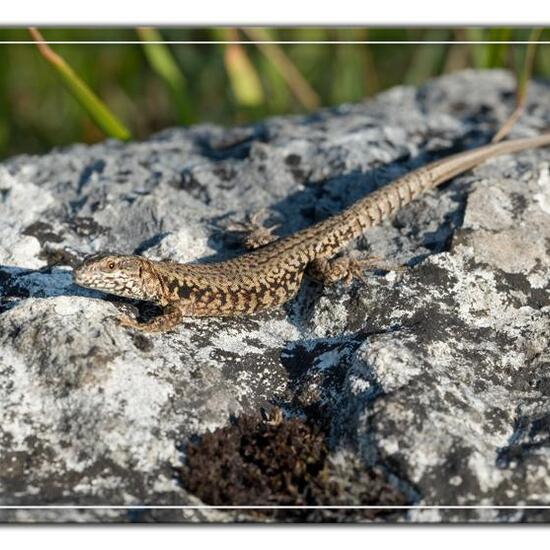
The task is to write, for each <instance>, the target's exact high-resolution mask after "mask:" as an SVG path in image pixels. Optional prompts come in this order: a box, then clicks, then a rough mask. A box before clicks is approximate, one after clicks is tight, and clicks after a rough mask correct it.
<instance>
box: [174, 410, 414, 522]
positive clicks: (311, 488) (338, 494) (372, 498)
mask: <svg viewBox="0 0 550 550" xmlns="http://www.w3.org/2000/svg"><path fill="white" fill-rule="evenodd" d="M185 451H186V461H185V464H184V465H183V467H181V468H179V469H178V470H177V476H178V478H179V480H180V481H181V483H182V485H183V487H184V488H185V489H186V490H187V491H189V492H190V493H193V494H194V495H196V496H197V497H199V498H200V499H201V500H202V501H203V502H205V503H207V504H210V505H214V506H224V505H225V506H229V505H231V506H241V505H242V506H265V505H270V506H295V505H299V506H319V505H324V506H342V505H355V506H358V505H388V504H394V505H403V504H406V503H407V497H406V496H405V495H404V494H403V493H402V492H401V491H400V490H398V489H396V488H395V487H394V486H392V485H390V483H389V480H388V477H387V475H386V474H385V473H384V472H382V470H380V469H371V470H366V469H365V468H363V467H361V468H360V469H358V468H357V464H356V461H352V462H353V463H352V464H351V466H350V467H349V468H346V466H344V467H342V465H341V464H338V463H337V462H336V461H333V460H332V459H331V457H330V455H329V450H328V448H327V446H326V444H325V437H324V435H323V433H322V432H320V431H319V430H318V429H316V428H315V427H313V426H311V425H310V424H308V423H306V422H304V421H303V420H300V419H297V418H292V419H289V420H284V419H283V418H282V415H281V413H280V410H279V409H275V410H274V412H273V413H272V415H271V417H269V418H264V419H260V418H259V417H257V416H253V415H243V416H241V417H239V418H237V419H235V420H234V421H233V422H232V423H231V424H230V425H229V426H226V427H223V428H218V429H216V430H215V431H213V432H211V433H206V434H204V435H203V436H201V437H200V438H199V439H198V440H197V441H193V442H190V443H188V444H187V447H186V449H185ZM342 470H345V473H344V474H343V472H342ZM250 513H251V515H252V516H254V517H257V518H258V519H260V518H262V517H271V518H273V519H277V520H296V521H304V520H308V521H312V520H315V519H316V518H318V519H319V520H321V519H324V520H326V519H329V520H330V519H332V520H334V521H339V520H347V519H358V517H364V518H374V517H376V516H377V515H380V514H383V513H386V514H387V513H388V510H376V509H369V510H349V509H347V510H346V509H339V510H336V509H330V510H322V511H320V510H315V509H301V510H284V509H283V510H265V509H259V510H253V511H250ZM358 514H359V516H358Z"/></svg>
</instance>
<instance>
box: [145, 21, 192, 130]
mask: <svg viewBox="0 0 550 550" xmlns="http://www.w3.org/2000/svg"><path fill="white" fill-rule="evenodd" d="M136 32H137V34H138V36H139V38H140V40H141V41H142V42H143V51H144V52H145V57H146V58H147V61H148V62H149V65H150V66H151V68H152V69H153V70H154V71H155V72H156V73H157V74H158V75H159V76H160V78H162V80H163V81H164V82H165V84H166V86H167V87H168V89H169V90H170V92H171V93H172V95H173V98H174V102H175V104H176V108H177V111H178V118H179V121H180V122H181V123H182V124H190V123H191V122H193V120H194V118H193V114H192V109H191V106H190V101H189V94H188V93H187V82H186V80H185V76H184V74H183V72H182V71H181V69H180V68H179V66H178V64H177V63H176V60H175V59H174V56H173V55H172V53H171V52H170V50H169V49H168V47H167V46H166V44H159V43H158V42H162V36H161V34H160V32H159V31H157V30H156V29H152V28H149V27H140V28H138V29H136ZM153 42H156V43H153Z"/></svg>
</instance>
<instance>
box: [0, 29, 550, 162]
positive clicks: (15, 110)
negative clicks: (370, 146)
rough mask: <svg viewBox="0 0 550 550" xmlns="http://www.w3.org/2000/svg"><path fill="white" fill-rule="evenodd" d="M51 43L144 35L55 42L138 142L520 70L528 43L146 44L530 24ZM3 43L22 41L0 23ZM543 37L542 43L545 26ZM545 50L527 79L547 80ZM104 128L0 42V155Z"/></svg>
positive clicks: (82, 32) (129, 32)
mask: <svg viewBox="0 0 550 550" xmlns="http://www.w3.org/2000/svg"><path fill="white" fill-rule="evenodd" d="M40 30H41V32H42V34H43V36H44V38H45V39H46V40H47V41H49V42H51V41H64V40H93V41H114V40H116V41H120V40H123V41H142V43H141V44H139V43H138V44H130V45H122V44H100V45H82V44H81V45H67V44H62V45H57V44H51V48H52V50H53V51H55V53H56V54H58V55H59V56H60V57H61V58H62V59H63V60H64V62H65V63H67V65H68V66H69V67H70V68H71V69H72V71H74V73H75V74H76V75H78V76H79V77H80V79H82V81H84V82H85V83H86V84H87V85H88V86H89V88H90V89H91V90H92V91H93V92H94V93H95V94H96V95H97V96H98V97H99V98H100V99H101V100H102V101H103V102H104V103H105V105H106V106H107V107H108V109H109V110H110V112H111V113H112V114H113V115H114V116H115V117H116V118H117V119H119V120H121V121H122V122H123V123H124V125H125V126H127V127H128V128H129V129H130V131H131V133H132V136H133V137H134V138H137V139H139V138H143V137H146V136H147V135H149V134H150V133H152V132H155V131H157V130H159V129H162V128H166V127H168V126H175V125H178V124H182V123H193V122H204V121H209V122H215V123H220V124H228V125H229V124H236V123H245V122H250V121H254V120H257V119H260V118H264V117H266V116H269V115H274V114H286V113H300V112H307V111H308V110H311V109H314V108H316V106H317V105H320V106H329V105H336V104H339V103H342V102H347V101H357V100H360V99H362V98H364V97H367V96H370V95H372V94H375V93H377V92H379V91H380V90H383V89H386V88H388V87H390V86H394V85H397V84H420V83H422V82H423V81H425V80H426V79H428V78H430V77H432V76H436V75H439V74H442V73H448V72H452V71H456V70H460V69H463V68H466V67H475V68H494V67H506V68H509V69H512V70H514V71H516V72H517V73H518V74H521V67H522V63H523V60H524V58H525V51H526V46H523V45H510V44H476V45H474V44H459V43H455V44H436V45H432V44H419V45H411V44H404V45H389V44H368V45H365V44H361V45H356V44H338V45H334V44H277V45H274V46H265V45H264V46H260V45H254V44H245V45H242V46H237V47H231V46H227V45H223V44H207V45H203V44H201V45H173V44H164V45H160V46H155V45H154V44H151V43H150V41H151V40H154V39H155V40H156V39H159V38H162V39H163V40H165V41H170V40H193V41H212V40H234V39H239V40H256V39H258V38H262V39H263V38H267V39H272V40H291V41H298V40H299V41H303V40H309V41H327V40H328V41H334V40H338V41H346V40H359V41H364V40H373V41H380V40H386V41H387V40H396V41H397V40H399V41H401V40H403V41H442V40H445V41H461V40H475V41H481V40H493V41H503V40H528V39H529V38H530V36H531V31H532V29H529V28H514V29H512V28H490V29H483V28H467V29H444V28H435V29H421V28H409V29H388V28H384V29H382V28H376V29H361V28H350V29H339V28H325V29H317V28H294V29H274V28H273V29H227V28H218V29H196V28H195V29H170V28H163V29H155V30H153V29H139V30H137V29H130V28H126V29H115V28H97V29H54V28H47V29H40ZM0 40H1V41H16V40H30V36H29V34H28V32H27V30H26V29H0ZM539 40H542V41H544V40H550V32H549V31H548V30H546V29H545V30H543V31H542V33H541V34H540V36H539ZM549 48H550V46H549V45H539V46H538V47H537V49H536V52H535V58H534V64H533V76H535V77H543V78H548V77H550V56H549V55H548V52H549ZM104 137H105V135H104V134H103V132H102V131H101V130H100V129H99V128H98V126H97V125H96V124H95V123H94V122H93V120H92V118H90V116H89V115H88V114H87V112H86V110H85V109H83V108H82V106H81V104H79V103H78V101H77V100H76V99H75V98H74V97H73V96H72V95H71V94H70V92H69V91H67V89H66V87H64V86H63V85H62V83H61V81H60V79H59V76H58V75H57V74H56V71H54V70H52V67H51V66H49V65H48V63H46V62H45V60H44V59H43V58H42V57H41V55H40V54H39V52H38V49H37V47H36V45H34V44H28V45H27V44H25V45H14V44H0V156H2V157H6V156H9V155H12V154H17V153H34V152H42V151H46V150H48V149H50V148H51V147H54V146H59V145H65V144H69V143H73V142H87V143H92V142H95V141H99V140H101V139H104Z"/></svg>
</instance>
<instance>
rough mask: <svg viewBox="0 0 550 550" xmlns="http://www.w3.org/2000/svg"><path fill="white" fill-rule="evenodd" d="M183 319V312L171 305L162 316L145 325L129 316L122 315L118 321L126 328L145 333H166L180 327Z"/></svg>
mask: <svg viewBox="0 0 550 550" xmlns="http://www.w3.org/2000/svg"><path fill="white" fill-rule="evenodd" d="M182 318H183V315H182V312H181V310H180V309H179V308H178V307H176V306H172V305H169V306H167V307H166V308H165V309H164V312H163V313H162V314H161V315H158V316H157V317H154V318H153V319H151V320H150V321H147V322H145V323H140V322H139V321H137V320H136V319H133V318H132V317H129V316H128V315H121V316H120V317H118V321H119V323H120V324H121V325H122V326H124V327H128V328H135V329H138V330H141V331H143V332H166V331H168V330H171V329H173V328H174V327H175V326H176V325H178V324H179V323H180V322H181V320H182Z"/></svg>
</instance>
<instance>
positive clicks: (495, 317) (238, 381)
mask: <svg viewBox="0 0 550 550" xmlns="http://www.w3.org/2000/svg"><path fill="white" fill-rule="evenodd" d="M513 90H514V80H513V78H512V76H511V75H510V74H508V73H506V72H501V71H490V72H476V71H465V72H462V73H457V74H454V75H449V76H445V77H442V78H439V79H436V80H433V81H431V82H429V83H427V84H426V85H424V86H423V87H421V88H419V89H417V88H414V87H405V86H404V87H397V88H394V89H392V90H389V91H387V92H384V93H382V94H380V95H378V96H377V97H375V98H373V99H372V100H368V101H364V102H361V103H357V104H353V105H351V104H350V105H342V106H339V107H335V108H331V109H325V110H322V111H319V112H318V113H316V114H315V115H311V116H297V117H296V116H294V117H278V118H275V119H271V120H265V121H262V122H261V123H258V124H256V125H251V126H248V127H245V128H239V129H222V128H220V127H217V126H213V125H208V124H203V125H197V126H193V127H189V128H176V129H170V130H165V131H163V132H161V133H160V134H157V135H155V136H152V137H151V138H150V139H149V140H147V141H145V142H142V143H128V144H121V143H116V142H114V141H106V142H104V143H100V144H97V145H93V146H83V145H75V146H72V147H69V148H66V149H63V150H56V151H53V152H51V153H49V154H46V155H42V156H32V157H31V156H20V157H16V158H12V159H8V160H6V161H5V162H3V163H2V164H1V165H0V232H1V235H2V242H1V243H0V418H2V423H1V425H0V504H2V505H4V506H13V507H15V508H17V507H21V506H24V505H30V504H32V505H37V504H38V505H43V506H47V505H81V506H82V505H87V506H89V505H98V506H99V505H103V506H105V505H107V506H109V505H120V506H128V507H129V508H128V509H97V510H78V509H74V510H53V509H44V510H25V509H22V508H19V509H15V508H14V509H11V510H8V509H4V510H2V512H1V513H0V520H3V521H168V520H169V521H182V522H183V521H233V520H236V519H238V520H250V519H251V518H252V519H254V518H255V519H256V520H258V517H259V516H257V515H256V516H254V514H252V513H248V512H246V511H241V512H239V511H234V510H217V509H213V508H212V509H204V508H200V507H199V508H197V506H198V505H203V504H205V502H203V501H201V500H200V498H201V497H200V495H201V494H202V493H201V490H204V489H205V488H206V487H205V486H203V485H201V484H200V483H199V482H198V480H199V481H200V475H199V474H200V471H199V469H198V468H194V469H187V470H186V469H185V468H186V466H185V464H189V462H186V449H187V450H188V449H191V448H193V447H192V445H194V444H196V445H198V443H196V442H197V441H209V440H212V438H215V437H218V436H219V435H220V434H226V435H228V434H230V435H231V434H232V436H234V435H235V433H236V432H235V431H234V430H235V429H236V428H235V427H234V426H235V424H234V423H232V420H231V419H232V418H241V419H242V420H241V421H240V422H241V423H240V424H239V421H238V422H237V424H236V425H237V426H241V428H242V426H244V424H246V426H247V427H248V428H247V430H248V431H247V433H248V434H249V435H248V436H247V437H252V436H250V434H256V435H255V436H253V437H252V439H250V445H249V446H248V447H247V448H248V449H249V450H251V452H255V450H256V447H255V445H256V441H257V439H254V437H257V436H258V430H260V432H261V430H262V429H263V430H264V432H262V433H264V435H265V434H268V435H269V437H268V438H267V439H268V441H266V445H267V448H270V449H277V448H281V449H282V448H283V447H284V446H277V444H276V442H277V441H278V440H277V437H281V433H279V432H278V431H277V430H276V429H275V428H274V427H271V428H267V427H264V428H261V427H260V428H258V424H257V423H256V424H254V422H257V421H256V420H255V421H254V422H252V421H247V420H246V419H247V418H257V414H258V411H260V410H261V409H262V408H265V409H267V410H270V409H272V408H273V407H281V408H282V409H283V410H284V413H285V419H286V420H285V422H288V423H289V424H288V426H292V428H291V432H292V430H295V432H292V433H295V434H297V435H296V437H298V440H299V442H300V444H302V445H304V446H305V447H307V445H308V444H307V442H308V441H309V442H310V443H312V444H313V443H315V444H314V445H313V448H314V449H316V450H315V453H317V454H316V455H315V456H316V461H317V464H318V465H319V469H318V471H317V472H316V473H310V474H308V475H309V478H308V482H307V483H305V484H304V485H303V487H306V486H307V487H309V488H310V489H308V490H311V487H313V486H315V483H316V481H315V480H316V479H317V475H318V474H319V472H321V471H323V472H327V471H329V470H330V475H331V480H332V482H334V483H335V484H336V487H337V489H335V490H334V491H333V493H332V494H333V496H334V502H335V503H336V504H338V505H342V504H344V503H347V504H349V503H356V504H357V505H359V504H360V503H361V502H366V501H368V502H374V501H373V500H369V499H368V498H367V496H366V495H367V493H368V486H369V483H374V484H375V486H376V483H378V481H380V480H383V484H384V487H386V486H387V487H389V489H387V491H389V492H388V493H385V494H386V496H387V495H388V494H392V495H394V496H396V495H401V497H397V496H396V500H395V502H399V503H407V504H411V505H413V506H416V508H414V509H409V510H403V511H402V512H399V513H395V514H393V515H392V514H389V515H376V514H371V516H368V515H362V516H361V517H358V516H357V515H355V516H354V515H353V514H347V515H346V514H342V515H340V516H338V515H337V514H336V515H334V516H331V517H328V516H323V517H321V516H315V517H314V516H309V515H307V514H306V515H304V514H302V515H294V516H285V518H283V519H285V520H289V521H290V520H296V521H298V520H308V519H310V520H315V518H317V519H319V518H320V519H327V520H335V519H341V520H358V519H359V520H365V521H370V520H376V521H388V520H389V521H425V522H428V521H430V522H431V521H442V520H448V521H463V520H472V521H540V520H544V519H548V517H547V513H546V512H544V511H536V510H523V509H518V510H504V509H498V508H495V506H498V505H516V504H530V505H549V504H550V444H549V438H548V433H549V430H550V428H549V426H550V423H549V421H548V419H549V417H550V400H549V395H550V393H549V392H550V377H549V375H548V366H549V365H550V355H549V351H548V350H549V339H550V292H549V276H550V208H549V204H550V199H549V197H550V177H549V175H548V174H549V172H548V166H549V163H550V149H549V148H546V149H539V150H529V151H524V152H522V153H519V154H516V155H509V156H504V157H500V158H497V159H493V160H490V161H489V162H487V163H485V164H484V165H482V166H480V167H478V168H476V169H474V170H472V171H470V172H468V173H466V174H464V175H463V176H460V177H457V178H455V179H454V180H453V181H452V182H450V183H448V184H445V185H443V186H441V188H439V189H437V190H434V191H433V192H430V193H428V194H426V195H424V196H423V197H421V198H419V200H417V201H415V202H414V203H413V204H411V205H409V206H407V207H406V208H404V209H403V210H402V211H400V212H399V213H398V214H397V216H396V218H395V219H393V220H388V221H387V222H385V223H384V224H383V225H382V226H380V227H377V228H374V229H373V230H372V231H369V232H368V233H367V234H366V235H365V236H364V237H363V238H361V239H358V241H357V242H356V243H354V244H353V245H352V247H351V248H352V249H353V250H357V251H367V252H368V253H369V254H371V255H374V256H381V257H383V258H384V259H385V260H387V261H388V262H389V263H394V264H395V263H397V264H403V265H406V266H407V267H406V269H405V271H404V272H390V273H386V274H384V273H375V274H373V275H370V276H369V279H368V284H363V283H361V282H354V283H353V284H352V285H351V286H349V287H346V286H344V285H341V284H337V285H335V286H332V287H325V288H321V287H319V286H317V285H316V284H315V283H313V282H311V281H306V282H305V284H304V286H303V288H302V290H301V292H300V293H299V295H298V296H297V298H296V299H295V300H293V301H292V302H291V303H289V304H288V305H287V306H285V307H282V308H280V309H278V310H276V311H273V312H268V313H262V314H260V315H256V316H252V317H246V318H235V319H216V318H212V319H187V320H185V322H184V323H183V324H182V325H181V326H180V327H178V328H177V329H176V330H174V331H172V332H169V333H166V334H160V335H145V334H138V333H136V332H134V331H133V330H129V329H126V328H124V327H121V326H120V325H119V324H118V323H117V321H116V317H117V316H118V315H119V314H120V312H121V310H124V309H126V310H128V309H130V310H132V309H140V308H141V309H143V305H141V304H138V303H133V302H129V301H126V300H119V299H116V298H113V297H109V296H106V295H103V294H101V293H99V292H92V291H88V290H85V289H82V288H79V287H77V286H75V285H74V284H73V282H72V278H71V268H72V267H74V266H75V265H76V264H77V263H78V262H79V261H81V260H82V259H83V258H84V257H85V256H86V255H89V254H92V253H97V252H105V251H115V252H119V253H130V254H132V253H138V254H142V255H144V256H146V257H150V258H154V259H160V258H164V259H170V260H176V261H193V260H197V259H200V258H205V259H222V258H227V257H230V256H232V255H235V254H238V253H240V252H241V251H242V250H241V249H240V248H239V245H238V243H236V242H235V240H234V239H232V238H231V236H230V235H228V234H227V233H226V232H225V231H224V227H226V226H227V223H228V222H229V220H231V219H237V220H244V219H245V218H246V215H247V214H250V213H253V212H256V211H258V210H260V209H266V211H267V212H268V213H269V214H270V215H271V216H272V218H273V219H275V220H277V223H281V227H280V229H279V234H280V235H284V234H288V233H291V232H293V231H296V230H298V229H301V228H303V227H306V226H308V225H310V224H311V223H314V222H316V221H318V220H320V219H323V218H324V217H326V216H328V215H330V214H331V213H333V212H336V211H339V210H341V209H342V208H345V207H346V206H348V205H349V204H350V203H351V202H353V201H354V200H355V199H357V198H359V197H361V196H363V195H365V194H366V193H368V192H371V191H373V190H374V189H376V188H378V187H380V186H383V185H385V184H387V183H389V182H390V181H391V180H393V179H395V178H396V177H398V176H400V175H402V174H404V173H406V172H407V171H409V170H411V169H414V168H416V167H417V166H419V165H422V164H424V163H427V162H429V161H431V160H434V159H437V158H441V157H443V156H445V155H446V154H448V153H450V152H455V151H457V150H462V149H465V148H467V147H473V146H477V145H481V144H482V143H484V142H485V141H487V140H489V139H490V137H491V135H492V133H493V132H494V131H495V129H496V128H497V127H498V125H499V121H502V120H503V119H504V118H505V117H506V116H507V114H508V113H509V111H510V110H511V109H512V108H513V105H512V101H513V99H512V98H513V93H512V92H513ZM549 98H550V87H549V86H548V85H547V84H544V83H533V85H532V86H531V87H530V95H529V101H528V104H527V109H526V112H525V115H524V116H523V117H522V119H521V120H520V121H519V123H518V124H517V126H516V127H515V128H514V129H513V134H514V136H515V137H520V136H527V135H535V134H537V133H540V132H541V131H543V130H544V128H546V127H548V126H549V122H550V107H549V105H550V102H549ZM247 422H248V424H247ZM232 430H233V431H232ZM301 430H304V431H301ZM308 430H311V431H308ZM321 433H322V434H324V435H323V436H321V435H319V434H321ZM209 434H210V435H209ZM312 434H317V435H312ZM287 435H288V434H287ZM262 437H263V436H262ZM197 438H198V439H197ZM201 438H202V439H201ZM308 438H312V439H309V440H308ZM216 441H217V443H216V444H217V445H218V447H217V448H218V449H219V451H220V452H225V453H229V454H230V451H231V449H232V448H231V447H230V445H231V444H232V443H231V439H228V440H227V446H225V445H224V441H223V439H219V438H218V439H217V440H216ZM189 445H191V446H189ZM298 447H299V445H298ZM305 447H304V448H305ZM308 448H309V449H310V451H311V447H308ZM197 449H199V448H198V447H197ZM201 449H202V448H201ZM199 450H200V449H199ZM233 451H234V455H232V456H234V457H239V456H240V453H239V452H237V451H235V449H233ZM201 452H204V449H202V451H201ZM284 452H286V451H281V453H283V455H282V456H281V455H280V454H277V455H276V456H273V457H272V458H273V460H274V463H276V464H279V465H280V464H286V462H285V460H287V461H288V460H289V457H288V456H286V457H285V456H284ZM312 452H313V451H312ZM197 453H198V451H197ZM277 453H278V451H277ZM196 456H197V457H199V456H202V455H200V453H199V454H197V455H196ZM197 460H198V458H197ZM296 463H299V460H298V461H297V462H296ZM175 471H178V472H180V473H179V476H175V475H174V472H175ZM372 472H378V474H376V475H375V474H373V473H372ZM195 475H197V476H199V477H197V478H194V477H193V476H195ZM373 475H374V476H375V477H373ZM182 476H183V477H184V479H182ZM376 476H380V477H376ZM259 479H261V480H262V481H259V482H258V483H259V485H257V486H256V485H254V486H253V487H251V489H250V491H251V500H252V495H253V494H255V497H256V499H257V500H262V499H274V500H277V498H274V497H273V495H274V494H277V495H279V497H280V495H281V493H280V492H279V493H277V492H276V491H273V490H272V485H271V484H270V482H266V478H265V477H261V478H259ZM268 479H269V476H268ZM350 479H356V480H357V484H355V485H354V484H353V483H351V482H350V481H349V480H350ZM369 480H370V481H369ZM373 480H374V481H373ZM377 480H378V481H377ZM271 481H272V480H271ZM317 481H318V480H317ZM380 483H382V481H380ZM312 484H313V485H312ZM301 487H302V486H301ZM303 487H302V488H303ZM211 489H212V487H211ZM301 490H302V489H300V490H299V491H298V494H300V491H301ZM254 491H256V493H254ZM305 493H307V490H306V491H305ZM305 493H304V494H305ZM226 494H227V495H229V496H227V497H226V498H225V500H224V502H228V499H229V497H230V496H231V495H237V494H238V497H239V503H241V502H244V501H245V500H246V498H245V493H243V492H242V488H240V489H239V490H237V489H236V488H235V485H234V486H232V491H229V492H227V493H226ZM285 494H286V493H285ZM307 494H310V495H311V493H307ZM323 494H325V493H323ZM377 494H378V493H377ZM381 494H382V493H380V495H381ZM344 497H345V498H344ZM203 498H205V499H206V496H204V495H203ZM235 498H236V497H235ZM281 498H282V497H281ZM300 498H301V497H300ZM308 498H310V497H308ZM316 498H317V497H316ZM369 498H370V497H369ZM377 498H378V497H377ZM285 499H287V496H285V497H284V498H283V500H284V501H285V502H288V501H289V500H288V499H287V500H285ZM380 499H382V496H380ZM382 500H383V499H382ZM382 500H380V502H382ZM390 500H391V499H390ZM279 501H280V499H279ZM310 501H314V502H327V499H326V498H324V497H323V498H321V497H318V498H317V499H312V497H311V498H310ZM305 502H309V501H308V500H307V498H306V499H305ZM160 505H164V506H174V507H178V506H180V507H182V508H179V509H178V508H174V509H172V510H167V509H164V510H160V509H156V510H155V509H143V508H140V507H143V506H150V507H154V506H160ZM431 505H439V506H441V507H442V508H440V509H424V508H422V506H431ZM445 505H453V506H479V505H486V506H490V507H492V508H489V509H477V510H475V509H472V510H466V511H465V510H457V509H449V508H445ZM264 519H265V517H264ZM260 520H261V517H260Z"/></svg>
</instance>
